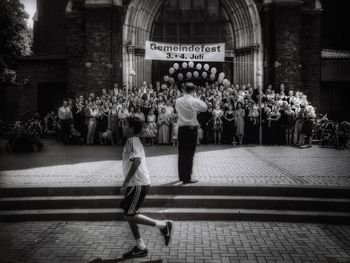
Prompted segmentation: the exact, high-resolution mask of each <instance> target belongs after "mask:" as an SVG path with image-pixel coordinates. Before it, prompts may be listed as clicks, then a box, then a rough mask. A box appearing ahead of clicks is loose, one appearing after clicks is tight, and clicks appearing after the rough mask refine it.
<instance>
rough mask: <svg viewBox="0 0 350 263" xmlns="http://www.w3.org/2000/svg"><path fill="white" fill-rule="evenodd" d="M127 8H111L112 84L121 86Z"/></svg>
mask: <svg viewBox="0 0 350 263" xmlns="http://www.w3.org/2000/svg"><path fill="white" fill-rule="evenodd" d="M126 10H127V8H126V7H125V6H113V10H112V12H113V13H112V47H113V50H112V54H111V56H112V64H113V71H112V82H113V83H116V84H118V86H119V88H122V86H123V24H124V20H125V14H126Z"/></svg>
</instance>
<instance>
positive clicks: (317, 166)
mask: <svg viewBox="0 0 350 263" xmlns="http://www.w3.org/2000/svg"><path fill="white" fill-rule="evenodd" d="M43 142H44V144H45V148H44V150H43V151H42V152H39V153H2V154H1V155H0V186H33V185H37V186H38V185H50V186H63V185H67V184H68V185H91V184H92V185H113V184H120V183H121V181H122V179H123V176H122V169H121V147H112V146H70V145H61V144H59V143H57V142H55V141H53V140H44V141H43ZM4 143H5V142H4V141H2V142H1V144H2V145H4ZM146 155H147V164H148V167H149V170H150V172H151V179H152V182H153V184H163V183H171V182H174V181H176V180H177V148H176V147H172V146H153V147H146ZM194 177H195V178H197V179H198V180H199V181H200V182H202V183H230V184H293V185H301V184H302V185H307V184H314V185H350V151H349V150H344V151H339V150H335V149H324V148H319V147H318V146H314V147H312V148H309V149H297V148H294V147H285V146H271V147H269V146H243V147H232V146H228V145H207V146H199V147H198V150H197V153H196V156H195V164H194Z"/></svg>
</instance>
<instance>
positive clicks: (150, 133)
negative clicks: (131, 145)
mask: <svg viewBox="0 0 350 263" xmlns="http://www.w3.org/2000/svg"><path fill="white" fill-rule="evenodd" d="M156 120H157V119H156V115H155V114H154V110H153V109H150V110H149V112H148V114H147V122H146V126H145V142H146V145H153V144H154V139H155V138H156V136H157V123H156Z"/></svg>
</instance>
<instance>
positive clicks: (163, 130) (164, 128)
mask: <svg viewBox="0 0 350 263" xmlns="http://www.w3.org/2000/svg"><path fill="white" fill-rule="evenodd" d="M169 127H170V120H169V117H168V115H167V114H166V109H165V108H164V107H163V108H162V109H161V110H160V114H159V116H158V144H169V132H170V131H169Z"/></svg>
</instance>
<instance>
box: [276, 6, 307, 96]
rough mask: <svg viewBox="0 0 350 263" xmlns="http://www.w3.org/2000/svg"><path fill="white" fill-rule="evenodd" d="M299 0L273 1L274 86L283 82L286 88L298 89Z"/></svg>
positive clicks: (299, 84) (300, 69)
mask: <svg viewBox="0 0 350 263" xmlns="http://www.w3.org/2000/svg"><path fill="white" fill-rule="evenodd" d="M301 6H302V1H301V0H275V1H274V25H275V26H274V29H275V30H274V32H275V45H274V46H275V61H274V69H275V70H274V75H275V76H274V77H275V83H274V88H275V90H276V91H279V85H280V84H281V83H284V84H285V86H286V89H287V90H289V89H300V88H301V87H302V83H301V71H302V63H301V56H300V49H301Z"/></svg>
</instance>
